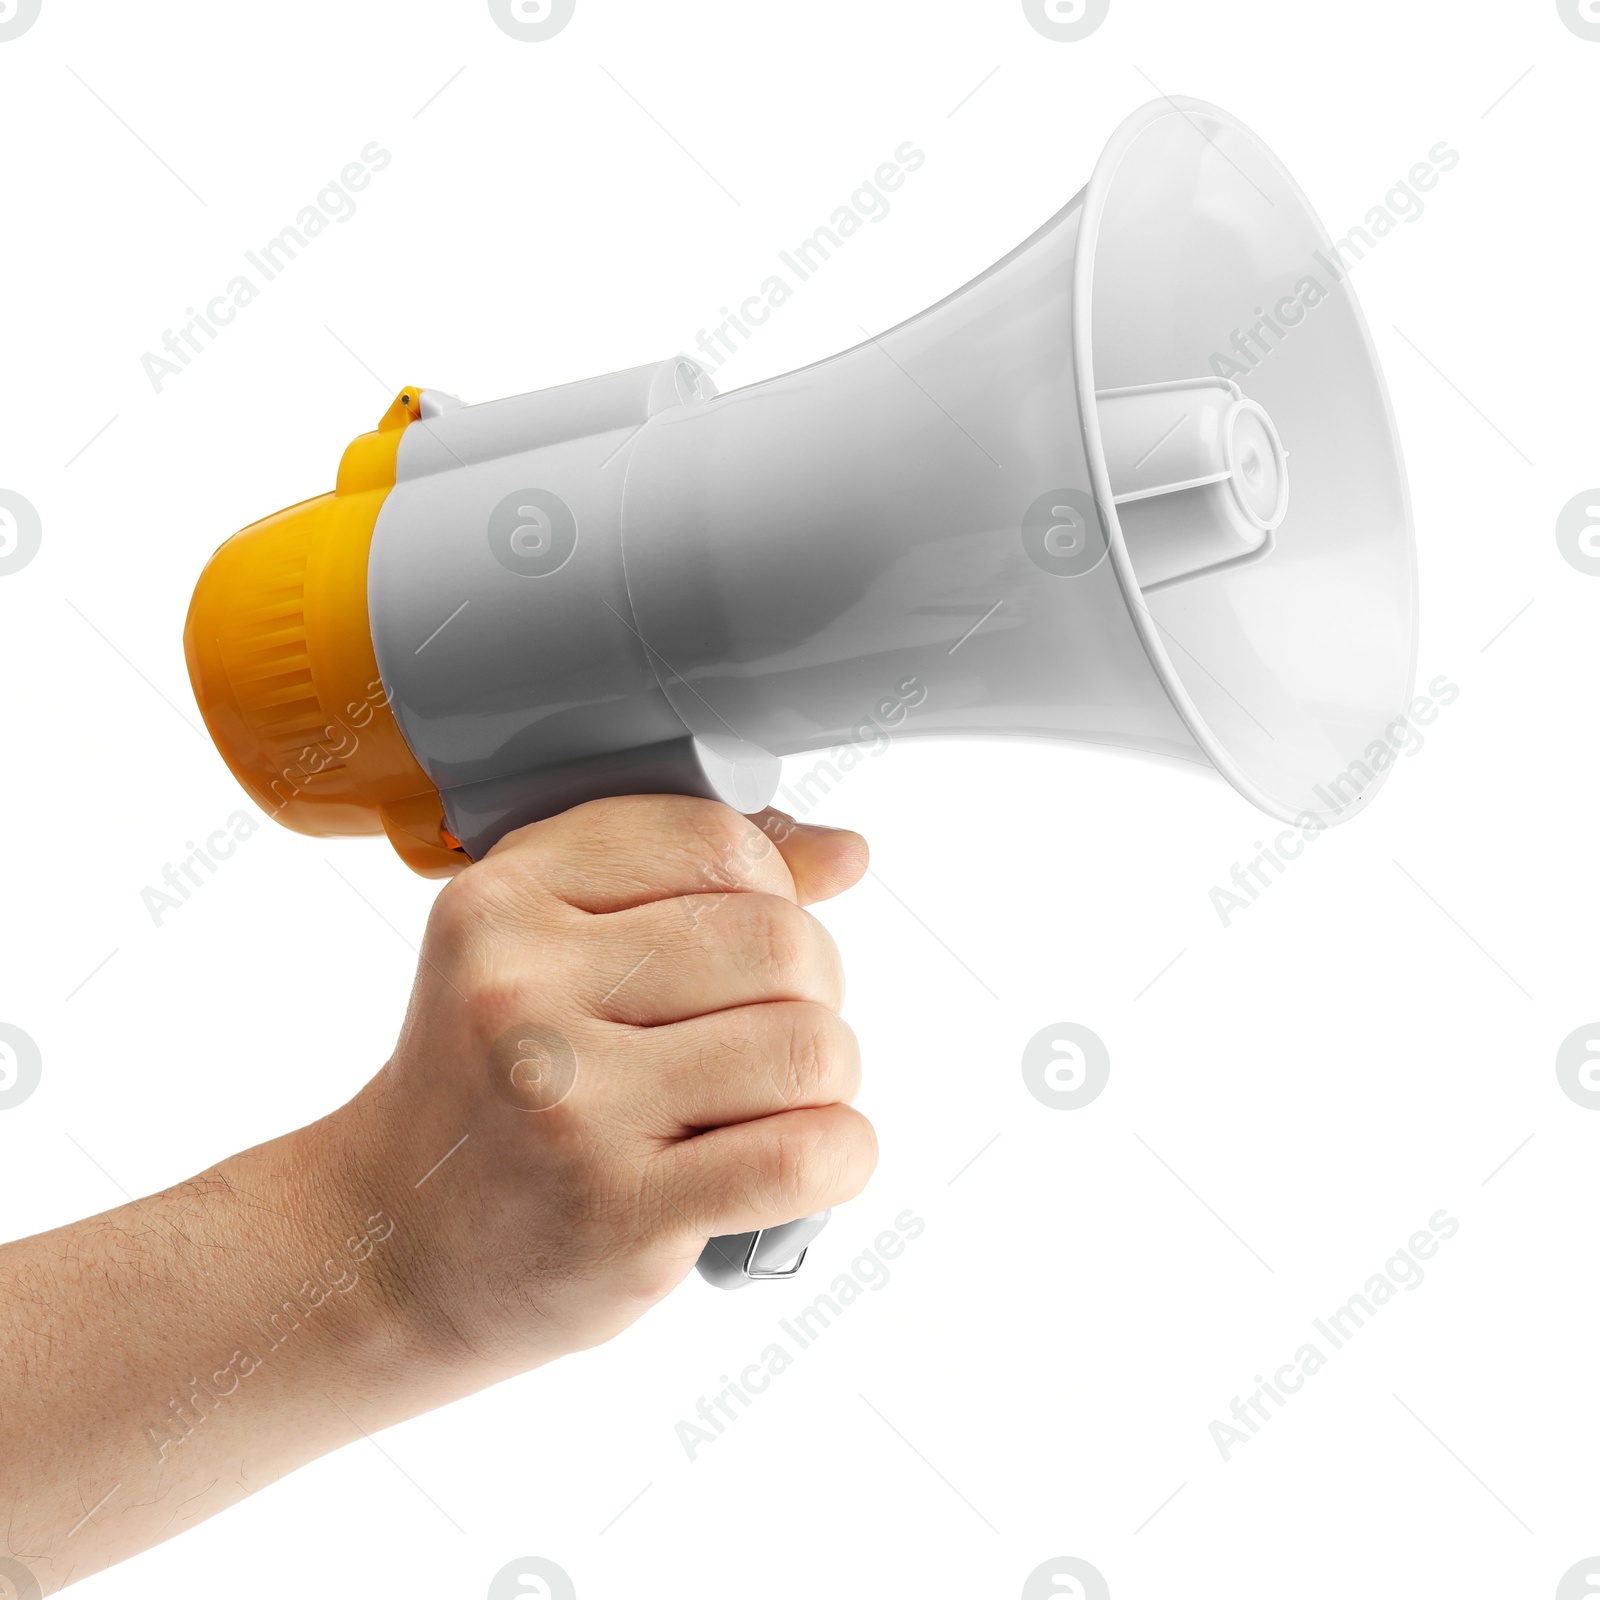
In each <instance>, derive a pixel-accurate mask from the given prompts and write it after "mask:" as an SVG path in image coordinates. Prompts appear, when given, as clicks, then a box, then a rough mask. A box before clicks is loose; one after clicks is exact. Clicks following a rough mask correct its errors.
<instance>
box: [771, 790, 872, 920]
mask: <svg viewBox="0 0 1600 1600" xmlns="http://www.w3.org/2000/svg"><path fill="white" fill-rule="evenodd" d="M750 820H751V821H752V822H753V823H754V824H755V825H756V826H757V827H758V828H759V829H760V830H761V831H762V832H763V833H764V834H765V835H766V836H767V837H768V838H769V839H771V840H772V842H773V843H774V844H775V845H777V847H778V849H779V850H780V851H782V852H783V859H784V860H785V861H786V862H787V863H788V866H789V873H790V876H791V877H793V879H794V886H795V893H796V894H797V895H798V896H799V900H800V904H801V905H803V906H806V905H812V904H813V903H815V902H816V901H818V900H831V899H832V898H833V896H834V895H836V894H843V893H844V891H845V890H846V889H848V888H850V887H852V886H853V885H854V884H856V883H859V882H860V880H861V875H862V874H863V873H864V872H865V871H866V870H867V841H866V840H865V839H863V838H862V837H861V835H860V834H859V833H852V832H851V831H850V830H849V829H848V828H823V827H819V826H818V825H817V824H815V823H811V822H796V821H795V820H794V818H793V817H791V816H789V815H788V814H787V813H786V812H782V811H771V810H768V811H762V812H758V813H757V814H756V815H755V816H753V817H752V818H751V819H750Z"/></svg>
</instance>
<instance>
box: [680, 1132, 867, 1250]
mask: <svg viewBox="0 0 1600 1600" xmlns="http://www.w3.org/2000/svg"><path fill="white" fill-rule="evenodd" d="M877 1164H878V1139H877V1135H876V1134H875V1133H874V1132H873V1131H872V1124H871V1123H870V1122H868V1121H867V1119H866V1118H865V1117H864V1116H862V1115H861V1113H860V1112H859V1111H857V1110H856V1109H855V1107H853V1106H846V1105H830V1106H813V1107H806V1108H804V1109H801V1110H798V1111H782V1112H779V1113H778V1114H777V1115H776V1116H772V1117H762V1118H760V1119H759V1120H758V1121H755V1122H738V1123H734V1124H733V1125H732V1126H731V1127H725V1128H714V1129H712V1130H711V1131H710V1132H709V1133H702V1134H698V1135H696V1137H694V1138H693V1139H685V1140H683V1141H682V1143H680V1144H676V1145H674V1146H673V1147H672V1149H671V1150H669V1151H667V1152H665V1154H664V1157H663V1160H662V1162H661V1164H660V1169H659V1170H660V1171H661V1173H662V1180H663V1192H664V1196H665V1199H666V1200H667V1202H668V1203H669V1205H670V1206H671V1208H672V1213H675V1214H676V1218H677V1219H678V1220H681V1221H683V1222H685V1223H687V1224H688V1225H689V1226H691V1227H692V1228H693V1229H694V1231H695V1233H696V1235H697V1236H698V1237H704V1238H711V1237H713V1236H715V1235H717V1234H724V1233H749V1232H751V1231H752V1230H754V1229H756V1228H776V1227H778V1226H780V1225H781V1224H782V1223H785V1222H793V1221H795V1220H796V1219H797V1218H799V1217H809V1216H813V1215H815V1214H816V1213H817V1212H819V1211H826V1210H827V1209H828V1208H829V1207H830V1206H837V1205H843V1204H844V1202H845V1201H846V1200H853V1199H854V1198H855V1197H856V1196H857V1195H858V1194H860V1193H861V1191H862V1190H863V1189H864V1188H865V1187H866V1185H867V1179H868V1178H870V1177H871V1176H872V1169H873V1168H874V1167H875V1166H876V1165H877ZM669 1214H671V1213H669Z"/></svg>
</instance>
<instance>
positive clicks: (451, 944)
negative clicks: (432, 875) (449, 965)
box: [428, 866, 489, 948]
mask: <svg viewBox="0 0 1600 1600" xmlns="http://www.w3.org/2000/svg"><path fill="white" fill-rule="evenodd" d="M488 876H489V873H488V872H487V871H485V870H481V869H480V868H479V867H478V866H473V867H469V868H468V869H467V870H466V871H465V872H462V873H460V874H458V875H457V876H456V877H454V878H452V879H451V880H450V881H449V882H448V883H447V884H446V885H445V886H444V888H443V889H442V890H440V892H439V894H438V896H437V897H436V898H435V900H434V902H433V907H432V909H431V910H430V911H429V913H428V937H429V938H430V939H431V940H434V941H435V942H437V943H439V944H442V945H444V946H445V947H446V948H456V947H459V946H462V945H466V944H470V943H471V942H472V940H473V939H474V938H475V937H476V936H477V935H478V934H479V933H480V932H481V931H482V929H483V926H484V924H485V922H486V921H487V920H488V915H489V898H488V895H487V893H486V889H487V884H486V881H485V880H486V878H487V877H488Z"/></svg>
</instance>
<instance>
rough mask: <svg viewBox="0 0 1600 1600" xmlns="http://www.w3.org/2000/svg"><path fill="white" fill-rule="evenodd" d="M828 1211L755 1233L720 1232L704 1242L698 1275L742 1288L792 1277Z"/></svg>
mask: <svg viewBox="0 0 1600 1600" xmlns="http://www.w3.org/2000/svg"><path fill="white" fill-rule="evenodd" d="M832 1214H833V1213H832V1212H831V1211H819V1212H818V1213H817V1214H816V1216H814V1217H801V1218H800V1219H799V1220H798V1221H795V1222H785V1223H783V1224H782V1225H781V1226H780V1227H776V1228H758V1229H757V1230H756V1231H755V1232H754V1233H723V1234H718V1235H717V1236H716V1237H715V1238H714V1239H708V1240H707V1241H706V1247H705V1249H704V1250H702V1251H701V1252H700V1259H699V1261H698V1262H697V1263H696V1266H697V1267H698V1269H699V1272H700V1276H701V1277H702V1278H704V1279H705V1280H706V1282H707V1283H709V1284H713V1285H715V1286H716V1287H717V1288H718V1289H742V1288H744V1286H745V1285H746V1284H747V1283H756V1282H759V1281H761V1280H763V1279H773V1278H792V1277H794V1275H795V1274H796V1273H797V1272H799V1270H800V1267H801V1263H802V1262H804V1260H805V1258H806V1251H807V1250H808V1249H810V1247H811V1241H812V1240H813V1239H815V1238H816V1236H817V1235H818V1234H819V1233H821V1232H822V1230H823V1228H824V1227H826V1226H827V1222H828V1218H829V1217H830V1216H832Z"/></svg>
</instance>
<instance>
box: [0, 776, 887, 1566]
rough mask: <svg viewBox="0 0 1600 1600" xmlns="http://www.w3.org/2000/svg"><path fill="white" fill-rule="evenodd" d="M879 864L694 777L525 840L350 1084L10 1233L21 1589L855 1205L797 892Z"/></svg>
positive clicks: (602, 1331) (852, 846)
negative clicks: (312, 1111) (684, 793)
mask: <svg viewBox="0 0 1600 1600" xmlns="http://www.w3.org/2000/svg"><path fill="white" fill-rule="evenodd" d="M866 859H867V852H866V845H865V842H864V841H863V840H862V839H861V838H860V837H859V836H858V835H856V834H853V833H848V832H842V831H837V830H831V829H820V828H813V827H807V826H805V825H802V824H797V823H794V822H793V821H791V820H790V819H788V818H786V817H782V816H781V815H780V814H778V813H775V812H767V813H763V814H762V815H761V816H759V817H757V818H754V819H751V818H745V817H741V816H739V815H738V814H737V813H735V812H733V811H730V810H729V809H728V808H727V807H725V806H720V805H717V804H715V803H714V802H711V801H706V800H692V799H685V798H681V797H671V796H651V797H634V798H630V799H621V800H603V801H597V802H594V803H593V804H591V805H587V806H580V807H578V808H577V809H576V810H574V811H570V812H567V813H566V814H565V815H564V816H561V817H556V818H553V819H552V820H550V821H548V822H541V823H536V824H534V825H533V826H532V827H529V828H524V829H522V830H521V831H520V832H518V833H515V834H512V835H510V836H509V837H508V838H506V839H505V840H504V841H503V842H502V843H501V844H500V845H498V846H497V847H496V848H495V849H494V850H493V851H491V852H490V853H489V855H488V856H486V857H485V858H484V860H483V861H481V862H479V863H477V864H476V865H474V866H472V867H470V868H468V869H467V870H466V871H465V872H464V873H462V874H461V875H460V876H459V877H457V878H455V879H453V880H452V881H451V882H450V883H449V884H448V885H447V886H446V887H445V889H444V890H443V892H442V893H441V894H440V896H439V898H438V900H437V902H436V903H435V905H434V908H433V912H432V915H431V916H430V918H429V922H428V928H427V933H426V936H425V938H424V942H423V946H422V958H421V961H420V962H419V964H418V968H417V979H416V985H415V988H414V989H413V992H412V997H411V1003H410V1007H409V1009H408V1011H407V1014H406V1018H405V1022H404V1025H403V1026H402V1029H401V1033H400V1040H399V1043H398V1045H397V1046H396V1048H395V1051H394V1054H393V1056H392V1057H391V1058H390V1059H389V1061H388V1062H387V1063H386V1064H385V1065H384V1067H383V1068H382V1069H381V1070H380V1071H379V1072H378V1074H377V1075H376V1076H375V1077H374V1078H373V1079H372V1080H371V1082H370V1083H368V1084H367V1086H366V1087H365V1088H364V1089H362V1091H361V1092H360V1093H359V1094H358V1095H357V1096H356V1097H355V1098H354V1099H353V1100H351V1101H350V1102H349V1103H348V1104H347V1105H344V1106H342V1107H340V1108H339V1109H338V1110H337V1111H334V1112H332V1113H331V1114H330V1115H328V1116H326V1117H324V1118H323V1119H322V1120H321V1121H319V1122H315V1123H313V1124H311V1125H310V1126H309V1127H305V1128H301V1129H299V1130H298V1131H297V1132H294V1133H290V1134H286V1135H284V1136H283V1137H282V1138H278V1139H274V1140H272V1141H270V1142H269V1143H267V1144H263V1145H259V1146H257V1147H256V1148H254V1149H252V1150H246V1151H244V1152H242V1153H241V1154H239V1155H236V1156H231V1157H229V1158H227V1159H226V1160H223V1161H221V1162H219V1163H218V1164H217V1165H216V1166H214V1167H212V1168H210V1169H209V1170H208V1171H206V1172H203V1173H201V1174H200V1175H199V1176H197V1177H195V1178H192V1179H190V1180H188V1181H187V1182H184V1183H179V1184H176V1185H174V1186H173V1187H172V1188H170V1189H166V1190H163V1191H162V1192H161V1193H160V1194H155V1195H151V1196H150V1197H148V1198H147V1199H143V1200H139V1201H135V1202H134V1203H133V1204H131V1205H127V1206H123V1207H121V1208H119V1209H117V1210H115V1211H108V1212H106V1213H104V1214H103V1215H101V1216H97V1217H90V1218H88V1219H86V1220H85V1221H82V1222H77V1223H73V1224H71V1225H69V1226H67V1227H64V1228H58V1229H56V1230H54V1231H53V1232H50V1233H44V1234H39V1235H37V1236H36V1237H34V1238H31V1239H22V1240H19V1241H17V1242H16V1243H14V1244H9V1245H6V1246H4V1247H0V1351H3V1358H0V1512H3V1514H4V1520H3V1521H0V1530H3V1531H0V1595H6V1594H10V1593H12V1592H13V1591H15V1592H17V1593H24V1594H25V1593H28V1592H29V1590H28V1589H27V1587H26V1583H27V1579H28V1577H29V1576H30V1575H31V1577H32V1579H33V1580H34V1581H36V1583H37V1585H38V1587H39V1590H40V1591H41V1592H42V1593H45V1594H49V1593H52V1592H54V1591H55V1590H57V1589H59V1588H62V1587H64V1586H65V1585H67V1584H68V1583H71V1582H72V1581H73V1580H74V1579H77V1578H82V1577H85V1576H87V1575H88V1574H90V1573H92V1572H96V1571H99V1570H100V1569H102V1568H104V1567H107V1566H110V1565H111V1564H112V1563H114V1562H117V1561H121V1560H124V1559H126V1558H127V1557H128V1556H131V1555H133V1554H135V1553H136V1552H138V1551H140V1550H143V1549H146V1548H147V1547H149V1546H151V1545H153V1544H157V1543H159V1542H160V1541H161V1540H163V1539H167V1538H170V1537H172V1536H173V1535H174V1534H176V1533H180V1532H182V1531H183V1530H184V1529H185V1528H188V1527H192V1526H193V1525H194V1524H195V1523H196V1522H199V1521H201V1520H203V1519H204V1518H206V1517H209V1516H211V1515H213V1514H214V1513H216V1512H218V1511H221V1510H223V1509H224V1508H225V1507H227V1506H229V1505H231V1504H232V1503H233V1502H234V1501H236V1500H240V1499H242V1498H243V1497H244V1496H246V1495H248V1494H251V1493H253V1492H254V1491H255V1490H257V1489H260V1488H262V1487H263V1486H265V1485H266V1484H269V1483H271V1482H273V1481H274V1480H275V1479H277V1478H279V1477H281V1476H282V1475H283V1474H284V1473H287V1472H292V1471H293V1470H294V1469H295V1468H296V1467H299V1466H301V1465H303V1464H304V1463H306V1462H308V1461H311V1460H313V1459H315V1458H316V1457H317V1456H320V1455H323V1454H325V1453H326V1452H327V1451H329V1450H334V1449H337V1448H339V1447H340V1446H341V1445H344V1444H348V1443H350V1442H351V1441H353V1440H356V1439H359V1438H361V1437H362V1435H363V1434H364V1433H365V1434H371V1433H375V1432H377V1431H378V1430H379V1429H381V1428H385V1427H388V1426H390V1425H391V1424H393V1423H396V1422H400V1421H402V1420H404V1419H405V1418H407V1417H412V1416H415V1415H417V1414H418V1413H420V1412H423V1411H427V1410H430V1409H432V1408H433V1407H435V1406H439V1405H443V1404H446V1403H447V1402H449V1401H451V1400H454V1399H458V1398H460V1397H461V1396H463V1395H467V1394H471V1393H473V1392H474V1391H476V1390H479V1389H482V1388H485V1387H487V1386H488V1385H490V1384H493V1383H498V1382H500V1381H502V1380H503V1379H506V1378H510V1377H512V1376H514V1375H516V1374H518V1373H522V1372H526V1371H528V1370H529V1369H531V1368H533V1367H537V1366H541V1365H543V1364H544V1363H545V1362H548V1361H553V1360H555V1359H556V1358H557V1357H559V1356H563V1355H566V1354H568V1353H570V1352H572V1351H575V1350H581V1349H585V1348H587V1347H589V1346H591V1345H595V1344H599V1343H601V1342H603V1341H604V1340H607V1339H610V1338H612V1337H614V1336H615V1335H616V1334H618V1333H620V1332H621V1331H622V1330H623V1329H624V1328H626V1327H627V1326H628V1325H629V1324H630V1323H631V1322H633V1321H634V1320H635V1319H636V1318H637V1317H638V1316H640V1315H641V1314H642V1313H643V1312H645V1311H646V1310H648V1309H649V1308H650V1307H651V1306H652V1305H654V1304H655V1303H656V1302H657V1301H658V1300H660V1299H661V1298H662V1297H663V1296H664V1295H666V1294H667V1293H668V1292H669V1291H670V1290H672V1289H673V1288H674V1287H675V1286H676V1285H677V1284H678V1283H679V1282H680V1280H682V1279H683V1278H684V1277H685V1275H686V1274H688V1273H689V1271H690V1270H691V1268H692V1267H693V1265H694V1261H695V1258H696V1257H697V1256H698V1254H699V1253H700V1250H701V1247H702V1246H703V1245H704V1243H705V1241H706V1239H707V1237H708V1236H711V1235H715V1234H729V1233H740V1232H744V1231H747V1230H750V1229H754V1228H763V1227H772V1226H775V1225H777V1224H779V1223H782V1222H787V1221H789V1220H791V1219H793V1218H795V1217H800V1216H807V1215H810V1214H811V1213H813V1212H817V1211H821V1210H823V1209H824V1208H826V1207H829V1206H834V1205H838V1204H840V1203H842V1202H843V1201H846V1200H849V1199H850V1198H852V1197H853V1196H854V1195H856V1194H858V1193H859V1192H860V1191H861V1189H862V1187H863V1186H864V1185H865V1183H866V1181H867V1178H868V1176H869V1175H870V1173H871V1171H872V1168H873V1165H874V1163H875V1161H876V1156H877V1146H876V1141H875V1139H874V1136H873V1132H872V1128H871V1125H870V1124H869V1123H868V1122H867V1120H866V1119H865V1118H864V1117H863V1116H862V1115H861V1114H860V1113H859V1112H857V1111H856V1110H855V1109H854V1108H853V1107H852V1106H851V1103H850V1102H851V1101H852V1099H853V1098H854V1096H855V1093H856V1089H857V1086H858V1083H859V1079H860V1057H859V1052H858V1050H857V1047H856V1042H855V1038H854V1035H853V1034H852V1033H851V1031H850V1029H849V1027H848V1026H847V1025H846V1024H845V1023H844V1022H843V1021H842V1020H841V1019H840V1016H839V1008H840V1005H841V1003H842V1000H843V992H844V985H843V975H842V969H841V966H840V960H839V954H838V951H837V949H836V947H835V946H834V943H833V940H832V939H831V938H830V937H829V935H828V934H827V932H826V931H825V930H824V929H823V927H822V925H821V924H820V923H819V922H818V921H817V920H816V919H815V918H814V917H812V916H811V915H810V913H809V912H807V911H805V910H803V909H802V907H803V906H805V905H806V904H807V903H810V902H813V901H817V900H823V899H826V898H828V897H829V896H831V895H834V894H837V893H839V892H840V891H842V890H844V889H846V888H848V887H850V885H852V884H853V883H855V882H856V880H857V879H858V878H859V877H860V876H861V874H862V873H863V872H864V871H865V869H866ZM685 1292H688V1291H685ZM702 1292H703V1293H704V1294H705V1295H706V1296H708V1297H711V1296H713V1295H714V1294H715V1291H713V1290H711V1289H703V1291H702ZM750 1292H754V1291H750ZM286 1301H287V1302H288V1304H287V1306H286V1305H285V1302H286ZM706 1314H707V1315H708V1316H710V1315H715V1314H716V1306H715V1305H714V1304H710V1303H708V1305H707V1308H706ZM19 1562H20V1563H21V1564H22V1566H21V1568H17V1563H19ZM8 1563H9V1565H8ZM14 1569H15V1570H14ZM8 1584H9V1585H10V1586H11V1587H9V1588H8V1587H7V1585H8Z"/></svg>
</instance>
